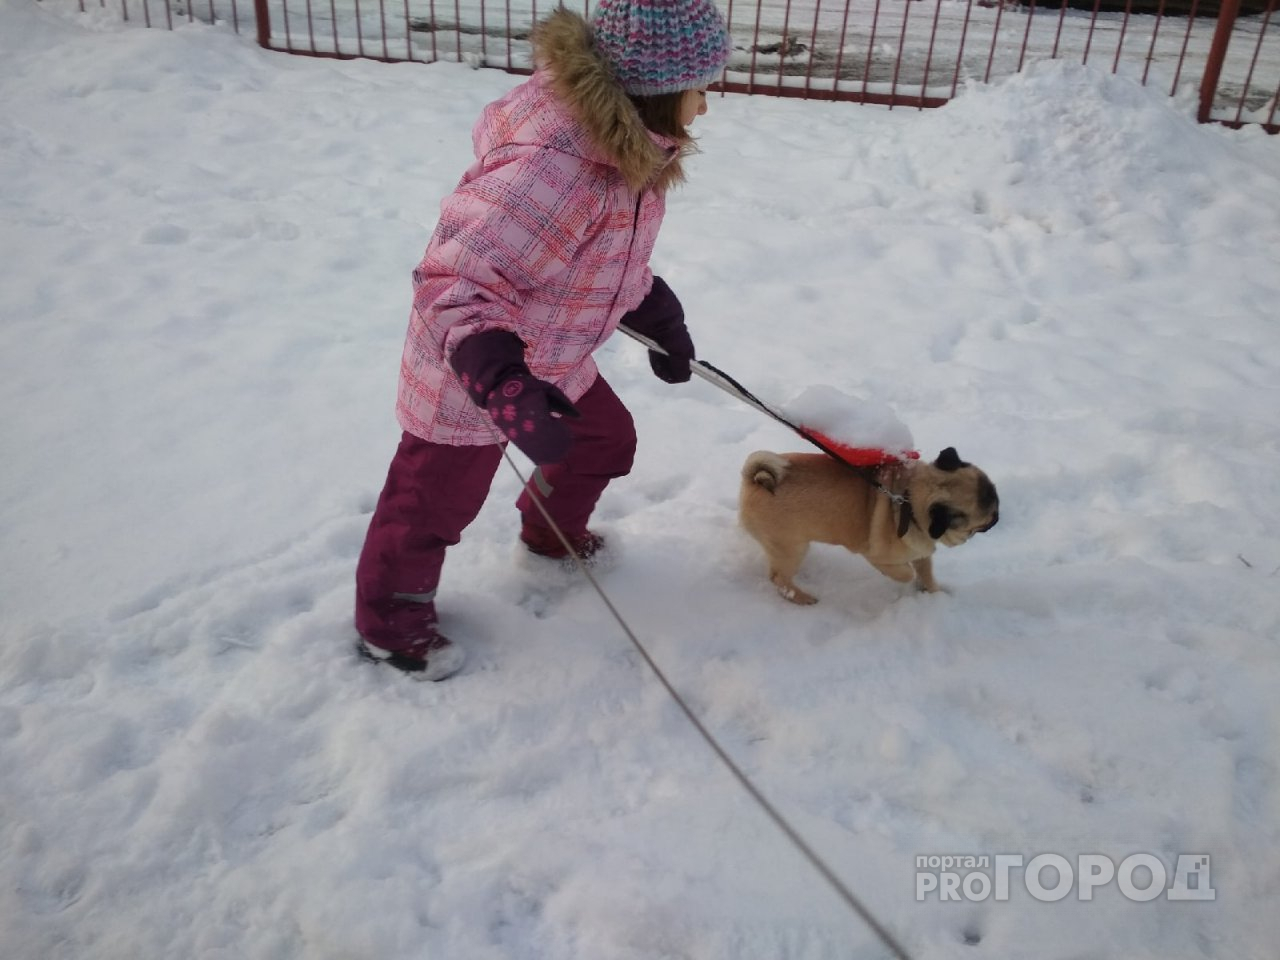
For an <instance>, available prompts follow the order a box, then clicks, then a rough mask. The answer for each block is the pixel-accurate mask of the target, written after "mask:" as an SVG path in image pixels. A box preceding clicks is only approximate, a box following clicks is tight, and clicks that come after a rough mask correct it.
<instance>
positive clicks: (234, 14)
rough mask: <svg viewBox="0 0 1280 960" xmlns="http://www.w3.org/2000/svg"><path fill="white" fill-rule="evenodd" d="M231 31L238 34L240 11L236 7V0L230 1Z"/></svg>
mask: <svg viewBox="0 0 1280 960" xmlns="http://www.w3.org/2000/svg"><path fill="white" fill-rule="evenodd" d="M231 29H232V30H234V31H235V32H236V33H239V32H240V10H239V8H238V7H237V6H236V0H231Z"/></svg>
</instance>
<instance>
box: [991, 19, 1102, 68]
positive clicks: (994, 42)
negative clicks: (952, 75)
mask: <svg viewBox="0 0 1280 960" xmlns="http://www.w3.org/2000/svg"><path fill="white" fill-rule="evenodd" d="M1099 2H1101V0H1099ZM1003 18H1004V4H1003V3H997V4H996V25H995V29H994V30H992V31H991V52H990V53H989V54H988V55H987V72H986V73H985V74H984V75H983V77H982V82H983V83H990V82H991V68H992V67H993V66H995V62H996V47H997V46H999V44H1000V21H1001V20H1002V19H1003Z"/></svg>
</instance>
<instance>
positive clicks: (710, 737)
mask: <svg viewBox="0 0 1280 960" xmlns="http://www.w3.org/2000/svg"><path fill="white" fill-rule="evenodd" d="M743 393H744V394H745V393H746V391H745V390H744V391H743ZM757 403H758V401H757ZM760 406H761V407H762V408H764V405H763V404H760ZM765 409H766V412H768V410H767V408H765ZM778 419H782V418H780V417H779V418H778ZM783 422H784V423H785V422H786V421H785V420H783ZM489 427H490V431H491V432H492V434H493V438H494V442H496V443H497V444H498V445H499V446H500V447H501V448H502V455H503V457H504V458H506V461H507V463H508V464H509V465H510V466H511V469H512V470H513V471H514V472H515V475H516V476H517V477H519V478H520V485H521V486H522V487H524V489H525V490H526V491H528V493H529V496H530V498H531V499H532V500H533V503H534V506H536V507H537V508H538V512H539V513H540V514H541V515H542V519H543V520H544V521H545V522H546V524H547V526H548V527H549V528H550V529H551V530H552V531H553V532H554V533H555V535H556V538H557V539H558V540H559V541H560V545H561V546H563V547H564V548H565V550H567V551H568V552H569V556H571V557H573V561H574V563H575V564H576V565H577V567H578V569H579V570H580V571H581V572H582V575H583V576H584V577H586V578H587V582H588V583H590V584H591V586H592V588H593V589H594V590H595V592H596V594H597V595H598V596H599V597H600V600H601V602H603V603H604V605H605V607H606V608H607V609H608V611H609V613H610V614H612V615H613V619H614V620H616V621H617V623H618V626H620V627H621V628H622V632H623V633H625V634H626V635H627V639H628V640H630V641H631V645H632V646H633V647H635V649H636V651H637V652H638V653H639V654H640V656H641V658H642V659H643V660H644V662H645V663H646V664H648V666H649V669H650V670H652V671H653V675H654V676H655V677H657V678H658V682H659V683H660V684H662V687H663V689H665V690H666V691H667V693H668V694H669V695H670V697H671V699H672V700H674V701H675V703H676V706H677V707H679V708H680V711H681V713H683V714H684V715H685V718H686V719H687V720H688V721H689V723H690V724H692V725H693V728H694V730H696V731H697V732H698V735H699V736H700V737H701V738H702V740H703V741H704V742H705V743H706V745H707V746H708V747H710V748H711V752H712V753H714V754H715V755H716V757H717V759H719V760H720V762H721V763H722V764H724V766H725V769H727V770H728V771H729V773H730V774H731V775H732V776H733V778H734V779H735V780H736V781H737V782H738V785H739V786H741V787H742V789H743V790H745V791H746V792H747V794H748V795H749V796H750V797H751V799H752V800H754V801H755V802H756V805H757V806H759V807H760V809H761V810H763V811H764V813H765V816H767V817H768V818H769V819H770V820H772V821H773V824H774V826H776V827H777V828H778V829H779V830H780V831H781V832H782V835H783V836H784V837H786V838H787V840H788V841H789V842H790V843H791V845H792V846H793V847H795V849H796V850H797V851H798V852H799V853H800V855H801V856H802V857H804V859H806V860H807V861H809V864H810V866H812V867H813V868H814V869H815V870H817V871H818V874H819V875H820V876H821V877H822V879H823V880H825V881H826V883H827V885H828V886H829V887H830V888H831V889H832V890H833V891H834V892H835V894H836V896H838V897H839V898H840V899H841V900H842V901H843V902H844V904H845V906H847V907H848V908H849V909H850V910H852V911H853V912H854V913H855V914H857V916H858V917H859V919H861V920H862V922H863V923H865V924H866V925H867V926H868V927H869V928H870V929H871V932H872V933H874V934H875V935H876V939H878V940H879V941H880V943H881V944H883V945H884V947H885V949H886V950H888V951H889V953H891V954H892V955H893V956H894V957H895V958H896V960H912V957H911V954H909V953H907V950H906V948H905V947H903V946H902V944H901V943H899V942H898V940H897V938H896V937H894V935H893V934H892V933H891V932H890V931H889V930H888V928H887V927H885V926H884V925H883V924H882V923H880V921H879V920H877V919H876V917H875V915H874V914H872V912H871V911H870V910H869V909H868V908H867V907H866V905H865V904H863V902H862V901H861V900H859V899H858V898H857V896H855V895H854V893H853V891H852V890H850V889H849V887H848V886H847V885H846V884H845V883H844V881H843V880H841V879H840V878H839V877H838V876H837V875H836V872H835V870H833V869H832V868H831V866H830V865H829V864H828V863H827V862H826V861H825V860H824V859H823V858H822V857H821V855H819V854H818V852H817V851H816V850H814V849H813V847H812V846H810V845H809V843H808V841H806V840H805V839H804V837H802V836H801V835H800V832H799V831H798V830H796V828H795V827H793V826H792V825H791V821H789V820H788V819H787V818H786V817H784V816H783V815H782V813H781V812H780V811H779V810H778V808H777V807H775V806H774V805H773V803H772V802H770V800H769V798H768V797H766V796H765V795H764V794H763V793H762V792H761V791H760V788H759V787H757V786H756V785H755V783H753V782H752V780H751V778H750V777H748V776H747V774H746V773H745V772H744V771H743V769H742V768H741V767H739V766H738V764H737V763H736V762H734V759H733V757H731V756H730V755H729V752H728V751H727V750H726V749H725V748H724V747H723V746H722V745H721V743H720V741H719V740H717V739H716V737H715V735H714V734H713V733H712V732H711V731H710V730H709V729H707V726H706V725H705V724H704V723H703V722H702V721H701V720H700V719H699V718H698V715H697V714H696V713H694V711H693V708H692V707H690V706H689V704H688V703H687V702H686V701H685V699H684V697H682V696H681V695H680V692H679V691H678V690H676V688H675V685H674V684H673V683H672V682H671V681H670V680H669V679H668V678H667V675H666V674H665V673H664V672H663V670H662V668H661V667H660V666H658V662H657V661H656V660H654V658H653V655H652V654H650V653H649V650H648V649H647V648H646V647H645V645H644V644H643V643H641V642H640V638H639V637H637V636H636V634H635V631H634V630H632V629H631V627H630V626H629V625H628V624H627V621H626V620H624V619H623V618H622V614H621V613H619V612H618V608H617V607H615V606H614V604H613V601H612V600H610V599H609V596H608V594H606V593H605V592H604V588H603V587H601V586H600V583H599V581H597V580H596V578H595V575H594V574H593V573H592V572H591V567H590V566H589V565H588V564H587V563H586V561H584V560H583V559H582V557H581V556H580V555H579V554H578V552H577V551H576V550H574V549H573V544H571V543H570V542H569V538H568V537H566V536H565V535H564V531H563V530H561V529H560V527H559V525H558V524H557V523H556V522H555V520H554V519H552V517H551V514H550V512H548V510H547V507H546V504H544V503H543V501H542V493H541V491H540V490H539V489H538V487H537V484H536V483H534V482H533V480H532V479H529V480H526V479H525V477H524V474H523V473H522V472H521V471H520V467H519V466H517V465H516V462H515V460H513V459H512V458H511V453H510V451H508V449H507V447H506V440H505V438H504V437H503V436H502V435H501V434H500V433H499V432H498V430H497V428H496V427H493V426H492V424H490V425H489Z"/></svg>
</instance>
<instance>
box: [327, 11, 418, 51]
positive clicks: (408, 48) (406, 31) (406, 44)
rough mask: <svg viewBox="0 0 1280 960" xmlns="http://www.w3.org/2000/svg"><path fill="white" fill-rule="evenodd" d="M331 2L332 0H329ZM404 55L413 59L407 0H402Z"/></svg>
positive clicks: (411, 31) (411, 28)
mask: <svg viewBox="0 0 1280 960" xmlns="http://www.w3.org/2000/svg"><path fill="white" fill-rule="evenodd" d="M329 2H330V3H333V0H329ZM404 57H405V59H406V60H412V59H413V27H412V25H411V24H410V23H409V0H404Z"/></svg>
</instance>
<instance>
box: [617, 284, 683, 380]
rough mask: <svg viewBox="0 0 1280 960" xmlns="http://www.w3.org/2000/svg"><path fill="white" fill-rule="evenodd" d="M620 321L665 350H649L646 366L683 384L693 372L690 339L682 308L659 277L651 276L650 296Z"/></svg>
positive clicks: (659, 375)
mask: <svg viewBox="0 0 1280 960" xmlns="http://www.w3.org/2000/svg"><path fill="white" fill-rule="evenodd" d="M622 322H623V323H624V324H626V325H627V326H628V327H630V328H631V329H632V330H634V331H635V332H636V333H639V334H642V335H643V336H646V337H648V338H649V339H650V340H653V341H654V342H655V343H657V344H658V346H660V347H662V349H663V350H665V351H667V355H666V356H663V355H662V354H660V353H655V352H654V351H653V350H650V351H649V366H651V367H652V368H653V372H654V373H656V374H657V375H658V378H659V379H661V380H665V381H666V382H667V383H684V382H685V381H687V380H688V379H689V377H691V376H692V375H693V371H692V370H690V368H689V362H690V361H691V360H693V359H694V352H693V339H692V338H691V337H690V336H689V328H688V327H686V326H685V325H684V307H682V306H680V301H679V300H677V299H676V295H675V294H674V293H672V292H671V288H670V287H668V286H667V284H666V281H665V280H663V279H662V278H661V277H656V276H655V277H654V278H653V289H652V290H650V291H649V295H648V296H647V297H645V298H644V299H643V300H641V301H640V306H638V307H636V308H635V309H634V310H632V311H631V312H630V313H628V314H627V315H626V316H624V317H623V318H622Z"/></svg>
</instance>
